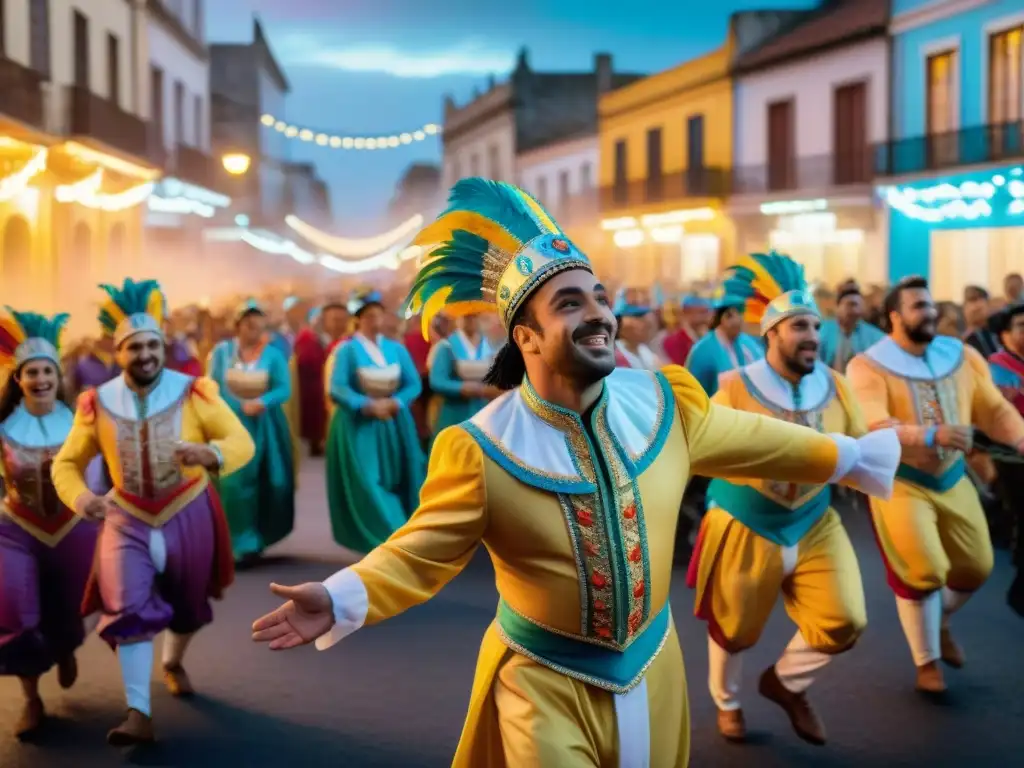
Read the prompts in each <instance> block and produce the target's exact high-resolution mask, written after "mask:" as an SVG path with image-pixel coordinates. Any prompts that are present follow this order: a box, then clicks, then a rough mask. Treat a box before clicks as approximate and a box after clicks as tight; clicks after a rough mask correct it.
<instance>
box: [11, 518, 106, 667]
mask: <svg viewBox="0 0 1024 768" xmlns="http://www.w3.org/2000/svg"><path fill="white" fill-rule="evenodd" d="M99 531H100V526H99V525H97V524H95V523H92V522H89V521H88V520H81V521H79V522H78V523H76V524H75V526H74V527H73V528H72V529H71V530H70V531H68V533H67V535H66V536H65V537H64V538H63V539H61V541H60V543H59V544H58V545H57V546H55V547H50V546H48V545H46V544H44V543H42V542H41V541H39V539H37V538H36V537H35V536H33V535H32V534H30V533H29V532H28V531H26V530H25V529H24V528H22V527H20V526H19V525H17V524H16V523H13V522H11V521H10V520H7V519H3V518H0V675H18V676H19V677H33V676H36V675H41V674H43V673H44V672H46V671H47V670H48V669H49V668H50V667H52V666H53V665H54V664H55V663H56V662H58V661H60V660H61V659H62V658H64V657H65V656H67V655H68V654H70V653H72V652H74V650H75V649H76V648H78V647H79V646H80V645H81V644H82V642H83V641H84V640H85V625H84V624H83V622H82V615H81V610H80V608H81V604H82V595H83V593H84V592H85V584H86V581H87V580H88V578H89V572H90V570H91V569H92V563H93V556H94V554H95V550H96V540H97V536H98V535H99Z"/></svg>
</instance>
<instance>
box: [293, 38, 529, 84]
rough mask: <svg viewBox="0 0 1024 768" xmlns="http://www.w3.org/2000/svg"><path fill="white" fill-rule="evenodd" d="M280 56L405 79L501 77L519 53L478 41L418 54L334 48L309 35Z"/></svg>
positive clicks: (378, 47)
mask: <svg viewBox="0 0 1024 768" xmlns="http://www.w3.org/2000/svg"><path fill="white" fill-rule="evenodd" d="M280 53H281V58H282V60H283V61H284V62H285V63H286V64H287V65H289V66H310V67H318V68H323V69H335V70H341V71H345V72H377V73H381V74H385V75H390V76H392V77H401V78H432V77H444V76H446V75H489V74H492V73H493V74H500V73H504V72H508V71H509V70H511V69H512V68H513V66H514V65H515V57H516V54H515V52H506V51H500V50H494V49H491V48H488V47H487V46H486V45H484V44H483V43H482V42H480V41H478V40H466V41H463V42H461V43H458V44H456V45H452V46H449V47H446V48H439V49H435V50H429V51H416V50H411V49H401V48H399V47H397V46H392V45H387V44H372V43H371V44H366V43H359V44H352V45H345V44H342V45H338V44H334V45H332V44H331V43H330V42H326V41H321V40H314V39H310V38H308V37H306V36H302V39H300V38H299V37H293V38H291V39H290V40H289V41H288V42H287V43H286V44H285V45H283V46H282V47H281V52H280Z"/></svg>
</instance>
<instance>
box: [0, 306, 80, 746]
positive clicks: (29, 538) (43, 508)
mask: <svg viewBox="0 0 1024 768" xmlns="http://www.w3.org/2000/svg"><path fill="white" fill-rule="evenodd" d="M66 321H67V316H66V315H58V316H57V317H55V318H53V319H52V320H51V319H47V318H45V317H42V316H41V315H36V314H33V313H19V312H11V314H10V316H9V317H3V318H0V363H9V364H10V365H11V367H12V369H13V371H14V373H13V375H12V376H11V377H10V378H9V379H8V380H7V382H6V384H5V385H4V388H3V390H2V392H0V472H2V475H3V479H4V491H5V495H4V498H3V500H2V501H0V675H16V676H17V677H18V678H19V679H20V680H21V686H22V690H23V691H24V693H25V707H24V710H23V712H22V715H21V718H20V719H19V721H18V723H17V725H16V732H17V734H18V736H19V737H26V736H29V735H31V734H32V733H34V732H35V731H36V730H37V729H38V728H39V726H40V725H41V723H42V722H43V718H44V714H45V710H44V708H43V702H42V699H41V698H40V696H39V677H40V675H42V674H43V673H45V672H46V671H47V670H49V669H50V668H51V667H52V666H53V665H54V664H56V665H57V669H58V672H57V674H58V680H59V682H60V684H61V687H63V688H70V687H71V686H72V685H73V684H74V682H75V679H76V678H77V677H78V666H77V664H76V662H75V650H76V649H77V648H78V647H79V646H80V645H81V644H82V641H83V640H84V639H85V626H84V624H83V621H82V616H81V612H80V606H81V604H82V596H83V594H84V592H85V584H86V580H87V579H88V576H89V571H90V567H91V565H92V561H93V555H94V552H95V549H96V538H97V534H98V533H99V526H98V525H97V524H96V523H94V522H90V521H86V520H82V518H80V517H78V516H77V515H75V514H74V512H72V511H71V510H70V509H68V508H67V507H66V506H64V505H63V504H62V503H61V502H60V500H59V499H58V498H57V493H56V491H55V490H54V487H53V483H52V481H51V479H50V464H51V462H52V461H53V457H54V456H55V455H56V454H57V451H58V450H59V449H60V447H61V445H62V444H63V443H64V440H65V438H66V437H67V435H68V433H69V432H70V431H71V424H72V420H73V414H72V412H71V410H70V409H69V408H68V407H67V406H66V405H64V403H63V402H61V397H62V391H61V390H62V381H61V370H60V353H59V340H60V333H61V330H62V328H63V326H64V323H65V322H66Z"/></svg>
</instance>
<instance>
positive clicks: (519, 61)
mask: <svg viewBox="0 0 1024 768" xmlns="http://www.w3.org/2000/svg"><path fill="white" fill-rule="evenodd" d="M529 71H530V61H529V57H528V54H527V51H526V46H525V45H524V46H523V47H522V48H520V49H519V56H518V57H517V58H516V72H529Z"/></svg>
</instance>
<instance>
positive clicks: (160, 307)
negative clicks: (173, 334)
mask: <svg viewBox="0 0 1024 768" xmlns="http://www.w3.org/2000/svg"><path fill="white" fill-rule="evenodd" d="M164 310H165V307H164V294H163V292H161V291H150V293H149V298H148V299H147V300H146V312H147V313H148V314H149V315H150V316H151V317H153V318H154V319H156V320H157V322H159V323H161V324H162V323H163V321H164Z"/></svg>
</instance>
